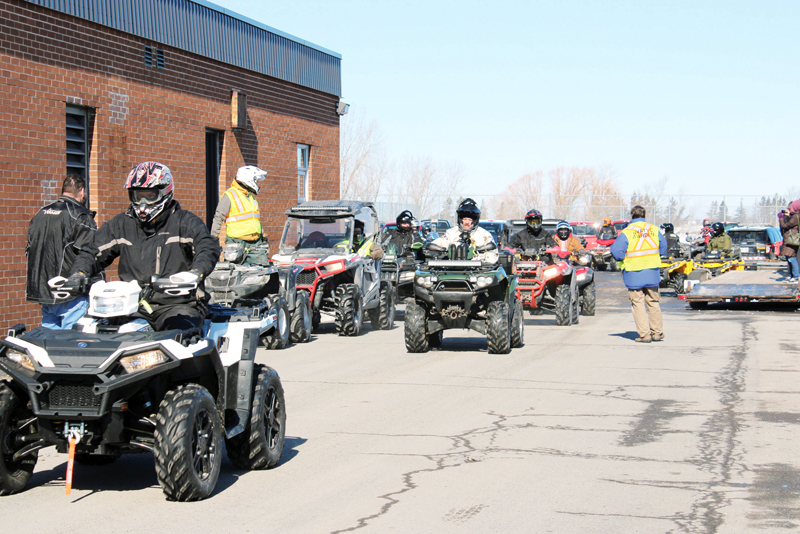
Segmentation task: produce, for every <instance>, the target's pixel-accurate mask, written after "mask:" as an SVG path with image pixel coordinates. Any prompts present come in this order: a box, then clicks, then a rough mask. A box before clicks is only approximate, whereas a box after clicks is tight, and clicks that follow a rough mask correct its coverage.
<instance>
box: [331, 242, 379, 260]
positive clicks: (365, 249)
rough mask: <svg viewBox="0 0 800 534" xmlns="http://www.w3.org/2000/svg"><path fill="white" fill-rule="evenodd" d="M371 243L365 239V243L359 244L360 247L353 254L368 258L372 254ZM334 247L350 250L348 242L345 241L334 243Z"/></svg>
mask: <svg viewBox="0 0 800 534" xmlns="http://www.w3.org/2000/svg"><path fill="white" fill-rule="evenodd" d="M372 243H373V241H372V239H367V240H366V241H364V242H363V243H361V246H360V247H359V248H358V250H354V251H353V252H355V253H356V254H358V255H359V256H361V257H366V256H369V255H370V253H371V252H372ZM336 246H337V247H347V248H350V240H349V239H345V240H344V241H339V242H338V243H336Z"/></svg>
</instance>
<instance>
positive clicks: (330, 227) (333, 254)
mask: <svg viewBox="0 0 800 534" xmlns="http://www.w3.org/2000/svg"><path fill="white" fill-rule="evenodd" d="M286 215H287V217H288V219H287V221H286V226H285V227H284V230H283V235H282V237H281V244H280V251H279V253H278V254H275V255H274V256H273V257H272V259H273V261H274V262H275V263H276V264H277V265H278V267H279V268H282V267H297V268H299V272H298V274H297V277H296V287H297V293H298V294H300V293H305V295H306V296H307V298H308V300H309V302H311V310H312V327H313V328H314V329H316V328H317V327H318V326H319V323H320V320H321V314H323V313H326V314H330V315H333V316H334V319H335V323H336V332H337V333H338V334H339V335H340V336H357V335H359V334H360V333H361V327H362V324H363V320H364V312H365V311H366V312H367V314H368V315H369V319H370V322H371V323H372V327H373V328H375V329H383V330H390V329H391V328H392V326H393V325H394V312H395V300H394V293H393V292H392V287H391V285H390V284H389V282H388V281H383V280H381V262H380V261H374V260H372V259H371V258H369V257H362V256H360V255H359V254H358V253H356V252H355V251H353V250H352V246H351V243H352V242H353V228H354V226H355V224H354V223H355V221H356V220H359V221H361V222H363V223H364V234H365V235H367V236H369V235H373V234H376V233H377V232H378V231H379V230H380V224H379V223H378V217H377V214H376V212H375V208H374V207H373V204H372V203H371V202H359V201H354V200H316V201H310V202H303V203H302V204H300V205H299V206H295V207H293V208H290V209H289V210H287V211H286ZM306 296H303V297H299V298H303V299H305V298H306Z"/></svg>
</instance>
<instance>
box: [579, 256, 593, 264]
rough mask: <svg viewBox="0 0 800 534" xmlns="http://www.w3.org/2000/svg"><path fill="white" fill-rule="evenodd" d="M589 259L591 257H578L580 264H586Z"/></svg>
mask: <svg viewBox="0 0 800 534" xmlns="http://www.w3.org/2000/svg"><path fill="white" fill-rule="evenodd" d="M590 261H591V258H590V257H589V256H581V257H580V258H578V263H580V264H581V265H588V264H589V262H590Z"/></svg>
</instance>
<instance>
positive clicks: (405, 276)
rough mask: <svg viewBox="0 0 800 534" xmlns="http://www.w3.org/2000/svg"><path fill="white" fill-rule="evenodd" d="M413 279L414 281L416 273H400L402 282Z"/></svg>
mask: <svg viewBox="0 0 800 534" xmlns="http://www.w3.org/2000/svg"><path fill="white" fill-rule="evenodd" d="M413 279H414V273H413V272H412V271H408V272H406V273H400V281H401V282H408V281H410V280H413Z"/></svg>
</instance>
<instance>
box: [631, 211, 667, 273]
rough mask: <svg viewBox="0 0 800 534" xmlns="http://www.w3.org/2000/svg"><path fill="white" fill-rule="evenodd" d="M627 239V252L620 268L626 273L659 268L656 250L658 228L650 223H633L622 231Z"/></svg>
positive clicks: (658, 255)
mask: <svg viewBox="0 0 800 534" xmlns="http://www.w3.org/2000/svg"><path fill="white" fill-rule="evenodd" d="M622 233H623V234H625V237H627V238H628V250H627V252H626V253H625V260H624V261H623V265H622V268H623V269H624V270H626V271H643V270H645V269H652V268H654V267H655V268H658V267H660V266H661V253H660V252H659V250H658V228H657V227H656V226H655V225H653V224H650V223H646V222H635V223H632V224H629V225H628V226H627V227H626V228H625V229H624V230H623V231H622Z"/></svg>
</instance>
